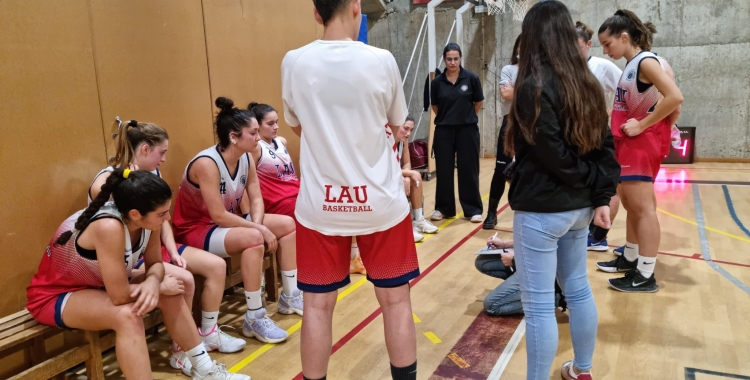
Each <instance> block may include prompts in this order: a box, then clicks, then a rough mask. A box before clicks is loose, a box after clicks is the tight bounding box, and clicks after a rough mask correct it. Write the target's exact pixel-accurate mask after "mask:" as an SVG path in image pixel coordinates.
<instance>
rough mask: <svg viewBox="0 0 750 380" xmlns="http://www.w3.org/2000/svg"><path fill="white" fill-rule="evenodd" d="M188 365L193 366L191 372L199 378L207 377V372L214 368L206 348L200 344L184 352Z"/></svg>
mask: <svg viewBox="0 0 750 380" xmlns="http://www.w3.org/2000/svg"><path fill="white" fill-rule="evenodd" d="M186 354H187V357H188V360H190V364H192V365H193V371H195V372H196V373H197V374H199V375H201V376H206V375H208V373H209V372H211V370H212V369H213V368H214V363H213V361H211V357H210V356H208V352H206V347H205V346H203V342H201V344H199V345H197V346H195V348H193V349H192V350H190V351H187V352H186Z"/></svg>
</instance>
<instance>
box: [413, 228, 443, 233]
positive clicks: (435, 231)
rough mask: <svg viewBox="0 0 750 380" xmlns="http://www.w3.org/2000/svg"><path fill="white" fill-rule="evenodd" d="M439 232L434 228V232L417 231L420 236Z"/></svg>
mask: <svg viewBox="0 0 750 380" xmlns="http://www.w3.org/2000/svg"><path fill="white" fill-rule="evenodd" d="M438 231H439V230H438V229H437V228H436V229H435V230H434V231H433V230H431V231H426V230H417V232H419V233H420V234H436V233H437V232H438Z"/></svg>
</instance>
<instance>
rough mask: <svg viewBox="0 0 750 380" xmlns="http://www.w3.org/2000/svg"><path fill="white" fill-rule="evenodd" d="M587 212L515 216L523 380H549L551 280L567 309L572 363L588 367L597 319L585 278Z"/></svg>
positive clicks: (553, 330) (553, 324)
mask: <svg viewBox="0 0 750 380" xmlns="http://www.w3.org/2000/svg"><path fill="white" fill-rule="evenodd" d="M592 216H593V211H592V209H591V208H585V209H579V210H573V211H566V212H559V213H550V214H542V213H534V212H521V211H516V213H515V215H514V216H513V239H514V249H515V254H516V256H515V259H516V267H517V269H518V273H517V274H516V276H517V277H518V280H519V283H520V284H521V302H522V303H523V310H524V312H525V314H526V360H527V368H528V372H527V374H526V379H527V380H538V379H545V380H546V379H549V376H550V367H551V366H552V361H553V359H554V358H555V354H556V352H557V335H558V332H557V320H556V319H555V307H554V303H555V287H554V280H555V276H557V279H558V282H559V284H560V287H561V288H562V290H563V294H564V295H565V297H566V299H567V301H568V308H569V309H570V335H571V338H572V340H573V352H574V354H575V357H574V361H573V364H575V366H576V367H577V368H579V369H581V370H589V369H591V366H592V363H591V362H592V357H593V355H594V345H595V344H596V330H597V326H598V324H599V321H598V319H599V316H598V314H597V311H596V304H595V303H594V296H593V294H592V293H591V287H590V286H589V281H588V279H587V278H586V242H587V240H586V239H587V237H588V234H589V229H588V226H589V223H590V222H591V219H592Z"/></svg>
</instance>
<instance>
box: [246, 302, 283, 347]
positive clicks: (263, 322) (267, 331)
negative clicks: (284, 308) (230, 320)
mask: <svg viewBox="0 0 750 380" xmlns="http://www.w3.org/2000/svg"><path fill="white" fill-rule="evenodd" d="M251 314H254V315H252V317H251ZM242 335H244V336H246V337H248V338H253V337H254V338H255V339H258V340H259V341H261V342H263V343H280V342H283V341H285V340H286V338H288V337H289V333H287V332H286V331H284V330H283V329H282V328H281V327H279V326H278V325H277V324H276V323H274V321H272V320H271V318H268V315H267V314H266V309H260V310H257V311H256V312H255V313H253V312H251V311H248V312H247V313H245V323H243V324H242Z"/></svg>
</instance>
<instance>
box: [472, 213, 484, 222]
mask: <svg viewBox="0 0 750 380" xmlns="http://www.w3.org/2000/svg"><path fill="white" fill-rule="evenodd" d="M471 222H472V223H482V215H481V214H480V215H474V216H472V217H471Z"/></svg>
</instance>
